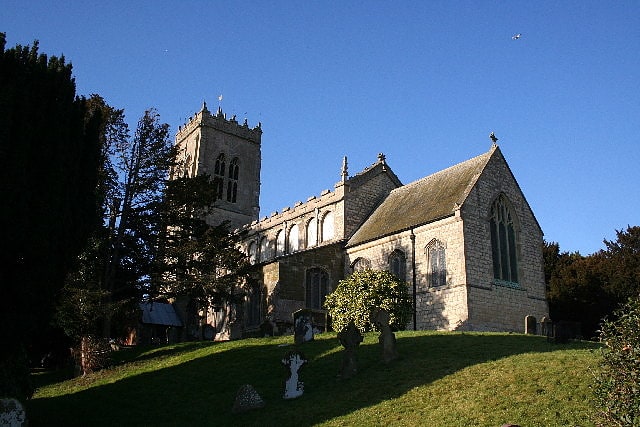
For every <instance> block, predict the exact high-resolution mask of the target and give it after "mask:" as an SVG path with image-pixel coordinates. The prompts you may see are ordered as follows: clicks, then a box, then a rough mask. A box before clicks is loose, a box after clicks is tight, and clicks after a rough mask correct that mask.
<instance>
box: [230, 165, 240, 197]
mask: <svg viewBox="0 0 640 427" xmlns="http://www.w3.org/2000/svg"><path fill="white" fill-rule="evenodd" d="M239 169H240V168H239V166H238V158H237V157H236V158H234V159H233V160H231V163H229V181H228V182H227V202H231V203H235V202H236V198H237V195H238V172H239Z"/></svg>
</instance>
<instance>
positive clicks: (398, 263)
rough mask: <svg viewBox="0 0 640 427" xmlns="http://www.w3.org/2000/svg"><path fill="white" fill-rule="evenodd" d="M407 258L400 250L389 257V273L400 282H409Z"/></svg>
mask: <svg viewBox="0 0 640 427" xmlns="http://www.w3.org/2000/svg"><path fill="white" fill-rule="evenodd" d="M406 261H407V258H406V257H405V255H404V252H402V251H401V250H399V249H396V250H394V251H393V252H391V255H389V271H390V272H391V274H393V275H394V276H396V277H397V278H398V280H401V281H403V282H404V281H405V280H407V264H406Z"/></svg>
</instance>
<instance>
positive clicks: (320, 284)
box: [305, 268, 329, 309]
mask: <svg viewBox="0 0 640 427" xmlns="http://www.w3.org/2000/svg"><path fill="white" fill-rule="evenodd" d="M306 276H307V277H306V280H305V288H306V289H305V293H306V306H307V308H315V309H322V308H323V307H324V300H325V297H326V296H327V293H328V292H329V275H328V274H327V272H326V271H324V270H323V269H321V268H310V269H309V270H307V274H306Z"/></svg>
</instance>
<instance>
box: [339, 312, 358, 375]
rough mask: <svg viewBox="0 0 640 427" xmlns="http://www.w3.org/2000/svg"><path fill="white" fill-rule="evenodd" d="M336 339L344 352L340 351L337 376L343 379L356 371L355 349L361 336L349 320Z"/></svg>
mask: <svg viewBox="0 0 640 427" xmlns="http://www.w3.org/2000/svg"><path fill="white" fill-rule="evenodd" d="M338 339H339V340H340V344H342V346H343V347H344V352H343V353H342V366H341V368H340V374H339V375H338V376H339V377H341V378H343V379H347V378H351V377H353V376H354V375H355V374H356V373H357V372H358V358H357V355H356V349H357V348H358V346H359V345H360V343H361V342H362V340H363V336H362V334H361V333H360V330H358V327H357V326H356V325H355V323H353V321H351V322H349V324H348V325H347V327H346V328H344V329H343V330H342V331H340V332H338Z"/></svg>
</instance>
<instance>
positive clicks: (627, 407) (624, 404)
mask: <svg viewBox="0 0 640 427" xmlns="http://www.w3.org/2000/svg"><path fill="white" fill-rule="evenodd" d="M614 316H615V317H614V319H613V320H605V321H604V322H603V324H602V329H601V332H600V340H601V341H602V342H603V343H604V344H605V348H604V350H603V357H602V362H601V363H600V370H599V372H598V373H597V375H596V384H595V387H594V391H595V397H596V404H597V407H598V408H600V411H599V413H598V417H599V420H598V421H599V422H600V423H601V424H602V425H610V426H640V298H632V299H630V300H629V301H628V302H627V303H626V304H625V305H624V306H623V307H622V308H620V309H619V310H618V311H616V312H615V313H614Z"/></svg>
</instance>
